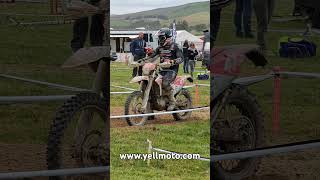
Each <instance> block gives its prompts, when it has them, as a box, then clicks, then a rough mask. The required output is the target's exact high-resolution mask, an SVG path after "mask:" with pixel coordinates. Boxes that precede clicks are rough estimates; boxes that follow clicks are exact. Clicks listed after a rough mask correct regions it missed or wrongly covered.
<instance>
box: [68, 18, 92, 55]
mask: <svg viewBox="0 0 320 180" xmlns="http://www.w3.org/2000/svg"><path fill="white" fill-rule="evenodd" d="M88 23H89V19H88V17H84V18H80V19H77V20H75V22H74V24H73V37H72V40H71V48H72V51H73V52H76V51H78V50H79V49H81V48H83V46H84V43H85V41H86V38H87V34H88V28H89V24H88Z"/></svg>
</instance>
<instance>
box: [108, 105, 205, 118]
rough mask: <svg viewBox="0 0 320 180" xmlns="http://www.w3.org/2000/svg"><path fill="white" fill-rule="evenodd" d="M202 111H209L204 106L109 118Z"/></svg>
mask: <svg viewBox="0 0 320 180" xmlns="http://www.w3.org/2000/svg"><path fill="white" fill-rule="evenodd" d="M202 110H210V107H208V106H206V107H198V108H193V109H185V110H178V111H165V112H156V113H147V114H132V115H122V116H111V117H110V119H122V118H133V117H145V116H155V115H165V114H175V113H183V112H192V111H202Z"/></svg>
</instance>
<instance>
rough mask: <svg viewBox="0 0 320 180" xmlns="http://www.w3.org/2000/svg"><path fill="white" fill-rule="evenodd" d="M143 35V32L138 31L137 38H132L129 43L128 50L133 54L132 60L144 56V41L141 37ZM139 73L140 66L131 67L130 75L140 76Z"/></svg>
mask: <svg viewBox="0 0 320 180" xmlns="http://www.w3.org/2000/svg"><path fill="white" fill-rule="evenodd" d="M143 37H144V34H143V32H140V33H139V36H138V38H136V39H135V40H133V41H132V42H131V44H130V51H131V53H132V55H133V60H134V61H138V60H139V59H142V58H145V57H146V52H145V47H146V42H145V40H144V39H143ZM141 75H142V67H135V68H133V72H132V77H135V76H141Z"/></svg>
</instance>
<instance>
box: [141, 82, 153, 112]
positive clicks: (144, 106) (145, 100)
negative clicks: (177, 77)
mask: <svg viewBox="0 0 320 180" xmlns="http://www.w3.org/2000/svg"><path fill="white" fill-rule="evenodd" d="M153 80H154V77H151V78H150V79H149V80H148V86H147V88H146V89H145V91H144V96H143V101H142V107H141V110H142V112H147V107H148V101H149V96H150V91H151V88H152V85H153Z"/></svg>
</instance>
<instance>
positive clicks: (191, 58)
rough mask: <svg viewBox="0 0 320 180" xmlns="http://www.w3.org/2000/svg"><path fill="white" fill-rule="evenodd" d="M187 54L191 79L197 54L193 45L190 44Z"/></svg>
mask: <svg viewBox="0 0 320 180" xmlns="http://www.w3.org/2000/svg"><path fill="white" fill-rule="evenodd" d="M188 54H189V66H190V74H191V77H193V72H194V68H195V66H196V62H197V58H196V57H197V55H198V54H199V53H198V50H197V48H196V46H195V44H194V43H191V44H190V47H189V49H188Z"/></svg>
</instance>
